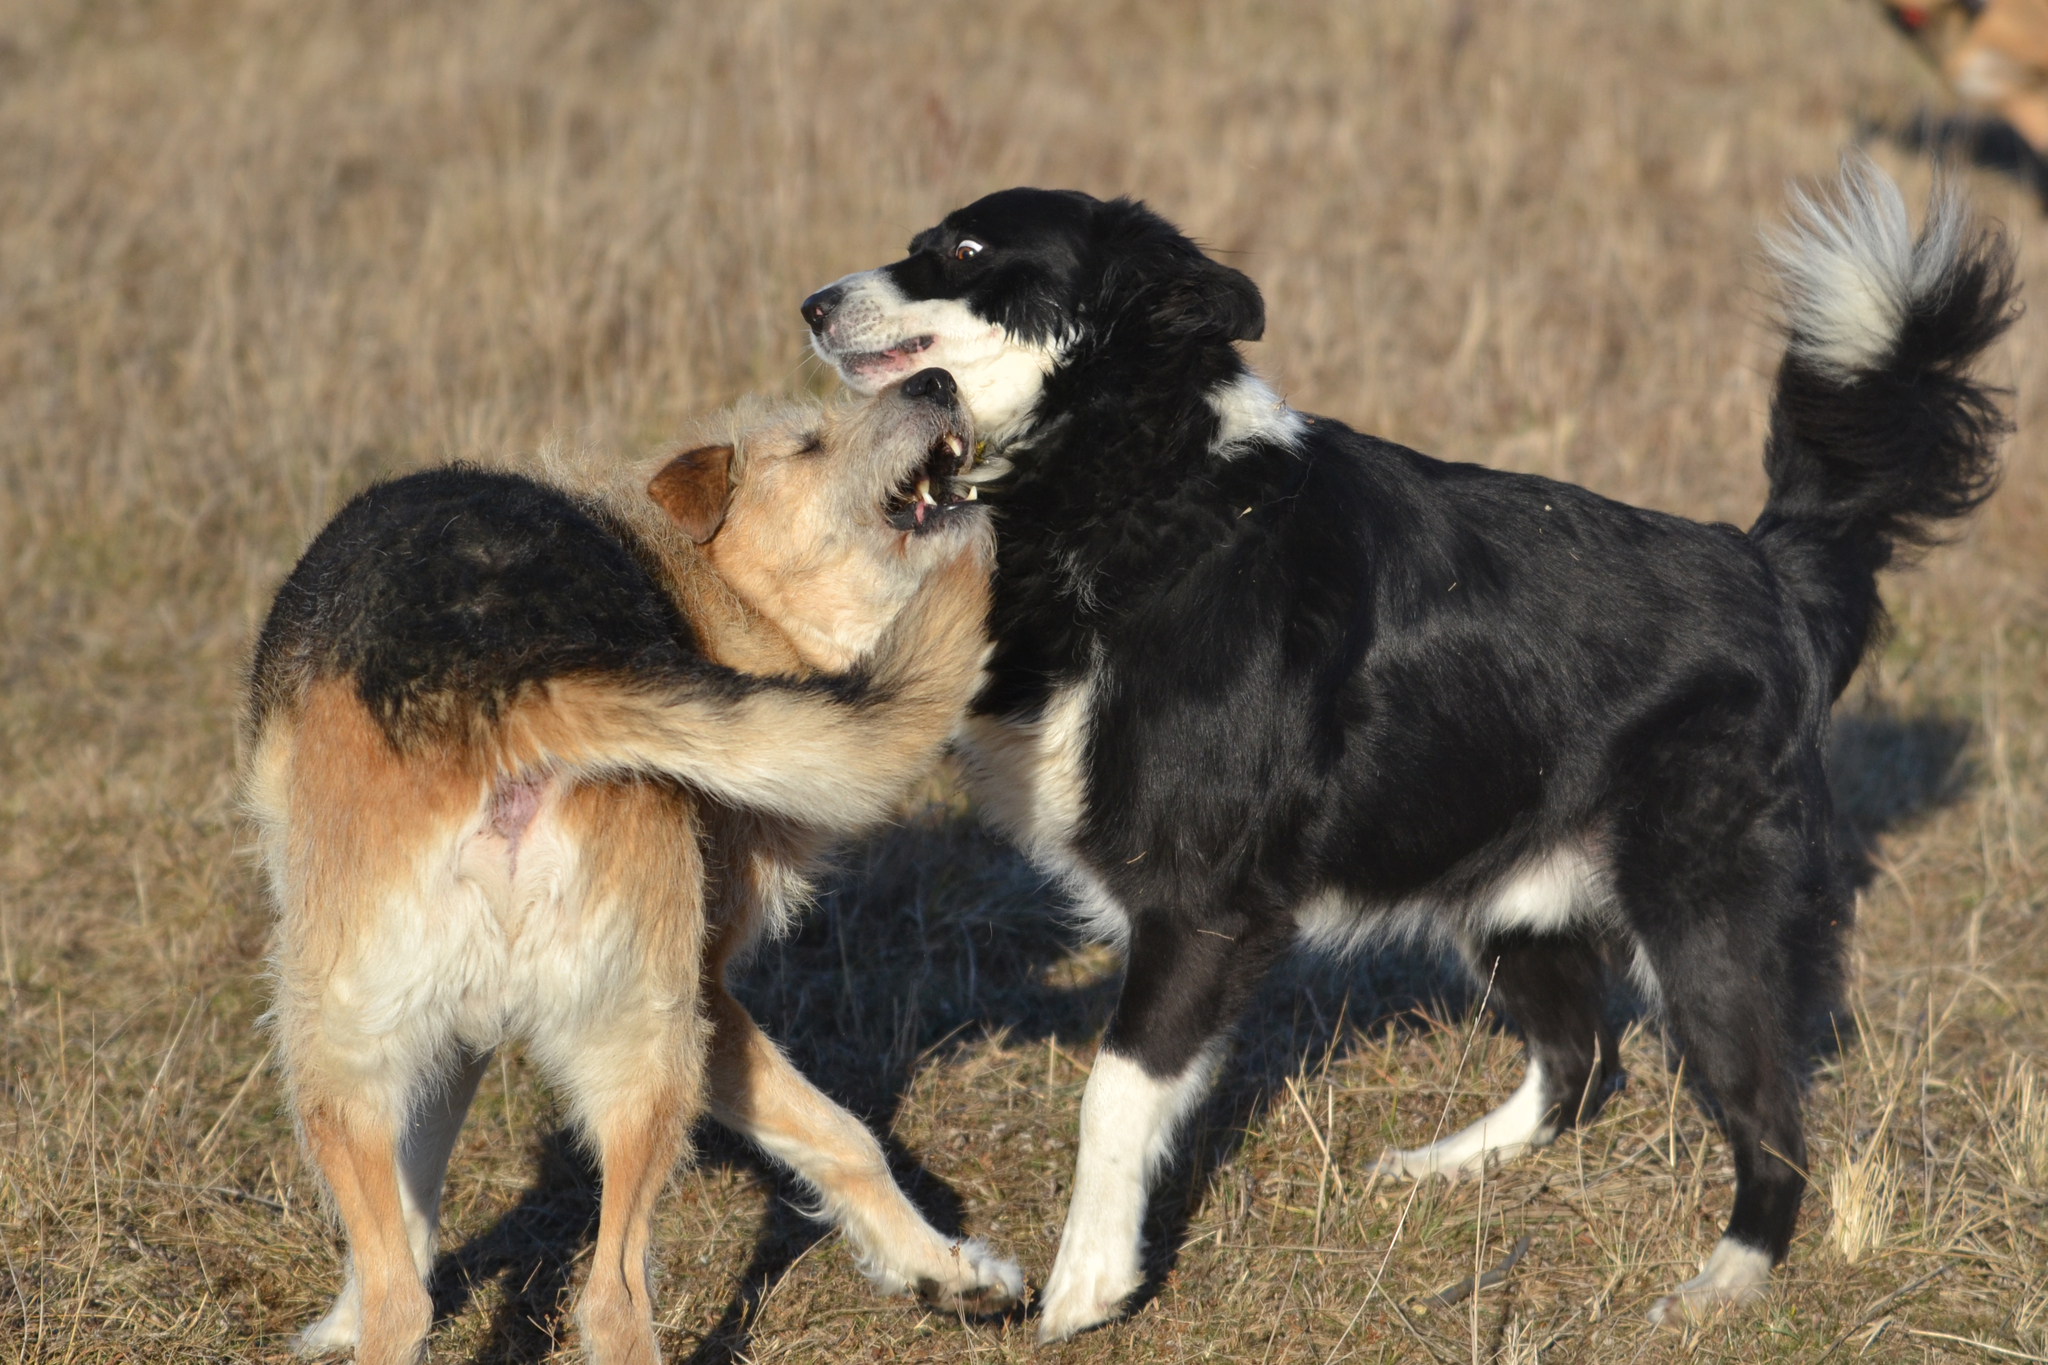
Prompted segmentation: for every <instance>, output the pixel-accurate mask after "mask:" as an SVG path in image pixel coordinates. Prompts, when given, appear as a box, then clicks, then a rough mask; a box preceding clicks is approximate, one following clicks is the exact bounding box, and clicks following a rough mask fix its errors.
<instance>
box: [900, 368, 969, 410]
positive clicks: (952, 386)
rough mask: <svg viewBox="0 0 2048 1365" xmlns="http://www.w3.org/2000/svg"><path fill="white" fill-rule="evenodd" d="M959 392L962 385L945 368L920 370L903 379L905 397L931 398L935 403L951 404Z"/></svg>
mask: <svg viewBox="0 0 2048 1365" xmlns="http://www.w3.org/2000/svg"><path fill="white" fill-rule="evenodd" d="M959 392H960V386H959V385H958V384H956V383H954V382H953V376H952V375H950V374H947V373H946V372H945V371H944V370H938V369H932V370H919V371H918V372H917V373H916V374H914V375H912V376H910V378H908V379H906V380H904V381H903V396H904V397H905V398H929V399H931V400H932V401H933V402H934V403H949V404H950V403H951V402H952V401H953V399H954V398H955V397H956V396H957V395H958V394H959Z"/></svg>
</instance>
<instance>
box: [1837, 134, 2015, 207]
mask: <svg viewBox="0 0 2048 1365" xmlns="http://www.w3.org/2000/svg"><path fill="white" fill-rule="evenodd" d="M1880 138H1881V139H1883V140H1885V141H1887V142H1890V143H1893V144H1894V145H1896V146H1898V147H1900V148H1902V149H1903V150H1905V151H1909V152H1919V153H1924V154H1926V155H1928V156H1931V157H1932V158H1934V160H1936V161H1941V162H1952V163H1956V164H1960V165H1965V166H1976V167H1979V168H1981V169H1984V170H1988V171H1997V172H1999V173H2001V174H2004V175H2008V176H2011V177H2012V178H2013V179H2014V180H2016V181H2018V182H2019V183H2020V185H2021V186H2022V187H2024V188H2025V189H2026V190H2028V191H2029V192H2030V193H2031V194H2032V195H2033V196H2034V198H2035V200H2036V201H2037V202H2038V203H2039V204H2040V205H2041V208H2042V211H2043V212H2048V161H2044V160H2042V158H2041V154H2040V153H2038V152H2036V151H2035V150H2034V149H2033V148H2032V147H2031V146H2029V145H2028V144H2027V140H2026V139H2025V138H2023V137H2021V136H2020V135H2019V133H2018V132H2016V131H2014V129H2013V126H2012V125H2011V124H2009V123H2007V122H2006V121H2005V120H2004V119H2000V118H1993V117H1990V116H1988V115H1982V114H1936V113H1933V112H1931V111H1929V110H1925V109H1923V110H1920V111H1919V112H1917V113H1915V114H1913V115H1912V116H1910V117H1908V118H1906V119H1903V120H1885V119H1878V118H1870V117H1865V118H1862V119H1859V120H1858V122H1857V128H1856V140H1857V141H1858V142H1870V141H1874V140H1877V139H1880Z"/></svg>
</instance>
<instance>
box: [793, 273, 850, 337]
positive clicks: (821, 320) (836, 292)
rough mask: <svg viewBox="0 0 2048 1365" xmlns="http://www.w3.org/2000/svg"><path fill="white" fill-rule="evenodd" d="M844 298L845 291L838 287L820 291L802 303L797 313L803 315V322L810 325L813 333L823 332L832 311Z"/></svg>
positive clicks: (833, 286) (830, 286)
mask: <svg viewBox="0 0 2048 1365" xmlns="http://www.w3.org/2000/svg"><path fill="white" fill-rule="evenodd" d="M845 297H846V291H845V290H844V289H841V288H840V287H839V286H838V285H836V284H835V285H829V286H827V287H826V288H824V289H820V290H819V291H818V292H817V293H815V294H813V295H811V296H810V297H809V298H807V299H805V300H804V302H803V307H801V308H800V309H798V310H797V311H799V312H801V313H802V314H803V315H804V321H805V322H807V323H809V324H810V325H811V330H812V331H813V332H822V331H824V330H825V324H826V323H828V322H830V321H831V320H832V310H833V309H835V308H837V307H838V306H839V300H841V299H843V298H845Z"/></svg>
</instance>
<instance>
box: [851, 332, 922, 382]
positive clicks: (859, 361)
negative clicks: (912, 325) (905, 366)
mask: <svg viewBox="0 0 2048 1365" xmlns="http://www.w3.org/2000/svg"><path fill="white" fill-rule="evenodd" d="M931 344H932V338H931V336H929V335H925V336H916V337H905V338H904V339H903V340H902V341H899V342H897V343H896V344H895V345H894V346H890V347H887V348H885V349H883V350H880V351H857V352H855V353H853V354H852V355H845V356H840V357H839V358H838V360H837V362H836V363H838V364H840V365H842V366H844V367H845V368H847V369H849V370H853V371H856V372H858V373H862V374H865V373H867V372H868V371H870V370H886V369H891V368H894V367H895V366H897V365H900V364H902V363H903V362H904V361H906V360H908V359H910V357H912V356H914V355H916V354H918V353H919V352H920V351H927V350H930V349H931Z"/></svg>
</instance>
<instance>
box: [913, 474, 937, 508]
mask: <svg viewBox="0 0 2048 1365" xmlns="http://www.w3.org/2000/svg"><path fill="white" fill-rule="evenodd" d="M917 496H918V499H919V501H921V502H926V503H929V504H931V505H932V506H933V507H937V506H938V505H939V500H938V499H937V498H935V497H933V496H932V481H931V480H930V479H919V480H918V481H917Z"/></svg>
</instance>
